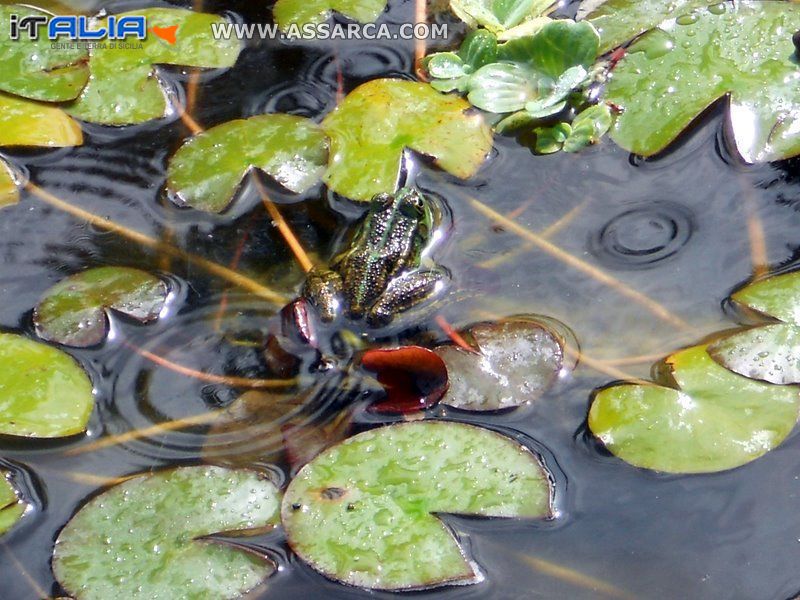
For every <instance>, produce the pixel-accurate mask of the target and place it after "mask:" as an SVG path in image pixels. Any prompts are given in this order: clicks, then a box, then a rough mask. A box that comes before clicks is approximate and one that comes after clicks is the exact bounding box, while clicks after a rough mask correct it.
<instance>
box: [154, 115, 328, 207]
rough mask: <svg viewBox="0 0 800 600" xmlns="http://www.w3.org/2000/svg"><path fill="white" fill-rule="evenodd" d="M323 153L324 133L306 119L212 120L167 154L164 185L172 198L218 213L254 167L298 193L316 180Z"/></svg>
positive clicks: (323, 162) (325, 149) (325, 156)
mask: <svg viewBox="0 0 800 600" xmlns="http://www.w3.org/2000/svg"><path fill="white" fill-rule="evenodd" d="M327 159H328V140H327V137H326V136H325V134H324V133H323V131H322V129H320V127H319V125H317V124H316V123H314V122H313V121H311V120H310V119H306V118H303V117H297V116H293V115H285V114H268V115H258V116H255V117H250V118H249V119H237V120H235V121H228V122H227V123H223V124H222V125H217V126H216V127H212V128H211V129H209V130H207V131H205V132H203V133H200V134H198V135H196V136H194V137H193V138H191V139H190V140H189V141H187V142H186V143H185V144H183V146H181V147H180V148H179V149H178V151H177V152H176V153H175V155H174V156H173V157H172V160H170V163H169V169H168V171H167V189H168V190H169V192H170V194H171V195H172V197H173V199H174V200H175V202H176V203H177V204H180V205H182V206H190V207H192V208H197V209H200V210H205V211H208V212H216V213H219V212H222V211H223V210H225V209H226V208H227V207H228V206H229V205H230V203H231V202H232V200H233V198H234V196H235V195H236V192H237V190H238V189H239V187H240V185H241V182H242V180H243V179H244V178H245V177H246V176H247V174H248V173H249V172H251V171H252V170H253V169H258V170H261V171H263V172H265V173H267V174H268V175H269V176H270V177H272V178H273V179H275V180H276V181H277V182H278V183H280V184H281V185H282V186H283V187H285V188H286V189H288V190H289V191H291V192H294V193H296V194H300V193H303V192H305V191H307V190H308V189H309V188H311V187H312V186H314V185H315V184H317V183H318V182H319V180H320V178H321V177H322V173H323V172H324V170H325V166H326V164H327Z"/></svg>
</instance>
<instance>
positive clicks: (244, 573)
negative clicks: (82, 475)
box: [53, 466, 279, 600]
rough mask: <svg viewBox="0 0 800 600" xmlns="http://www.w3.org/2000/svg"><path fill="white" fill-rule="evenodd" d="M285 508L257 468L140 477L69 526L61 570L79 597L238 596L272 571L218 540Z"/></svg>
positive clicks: (59, 557)
mask: <svg viewBox="0 0 800 600" xmlns="http://www.w3.org/2000/svg"><path fill="white" fill-rule="evenodd" d="M278 504H279V500H278V490H277V488H276V487H275V485H274V484H273V483H272V482H270V481H267V480H265V479H264V478H262V477H261V476H260V475H259V474H257V473H256V472H254V471H247V470H232V469H224V468H221V467H211V466H197V467H184V468H178V469H172V470H168V471H162V472H158V473H155V474H146V475H140V476H138V477H135V478H133V479H129V480H127V481H125V482H123V483H121V484H119V485H117V486H115V487H113V488H111V489H110V490H108V491H106V492H104V493H102V494H100V495H99V496H97V497H95V498H94V499H92V500H91V501H89V502H88V503H87V504H86V505H85V506H84V507H83V508H81V509H80V510H79V511H78V513H77V514H76V515H75V516H74V517H73V518H72V520H70V522H69V523H67V526H66V527H65V528H64V529H63V530H62V531H61V534H60V535H59V536H58V540H57V541H56V546H55V551H54V553H53V571H54V573H55V576H56V579H58V581H59V583H60V584H61V585H62V586H63V587H64V589H65V590H67V592H68V593H69V594H70V595H71V596H72V597H73V598H75V599H76V600H108V599H109V598H126V599H130V600H134V599H139V600H151V599H153V598H169V599H170V600H172V599H175V600H179V599H187V600H188V599H194V598H197V599H199V598H215V599H220V600H222V599H225V598H239V597H240V596H242V595H243V594H245V593H246V592H247V591H249V590H251V589H253V588H254V587H256V586H257V585H259V584H260V583H261V582H262V581H264V579H266V578H267V577H268V576H269V575H270V574H271V573H272V572H273V571H274V565H273V564H272V562H270V561H269V560H268V559H267V558H266V557H264V556H262V555H260V554H258V553H256V552H255V551H254V550H248V549H245V548H243V547H240V546H239V545H238V544H237V545H233V544H230V543H225V542H222V541H220V540H218V539H215V538H214V537H211V536H214V535H215V534H222V535H226V536H229V537H230V536H232V535H246V534H248V533H253V532H257V531H263V530H264V529H265V528H268V527H271V526H272V525H273V523H274V522H275V517H276V516H277V514H278Z"/></svg>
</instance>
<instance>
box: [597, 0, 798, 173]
mask: <svg viewBox="0 0 800 600" xmlns="http://www.w3.org/2000/svg"><path fill="white" fill-rule="evenodd" d="M799 29H800V6H798V5H797V4H795V3H791V2H771V1H764V2H758V1H746V0H744V1H742V2H737V3H736V4H735V5H734V4H728V3H722V4H718V5H715V6H713V7H710V8H699V9H695V10H694V11H693V12H691V13H690V14H684V15H681V16H678V17H677V18H676V19H670V20H667V21H665V22H664V23H662V24H661V25H660V26H659V27H658V28H656V29H653V30H651V31H649V32H647V33H646V34H645V35H643V36H642V37H641V38H640V39H639V40H637V41H636V42H635V43H634V44H633V45H632V46H631V47H630V49H629V51H628V53H627V54H626V55H625V57H624V58H622V60H620V61H619V63H618V64H617V66H616V68H615V69H614V71H613V76H612V78H611V80H610V81H609V83H608V86H607V93H606V99H607V100H608V101H610V102H612V103H614V104H616V105H618V106H619V107H620V108H621V109H622V113H621V114H620V115H619V117H618V118H617V121H616V125H615V126H614V128H613V129H612V133H611V136H612V138H613V139H614V141H615V142H617V143H618V144H619V145H620V146H622V147H623V148H625V149H626V150H629V151H630V152H633V153H636V154H639V155H643V156H651V155H654V154H656V153H658V152H661V151H662V150H664V149H665V148H666V147H667V146H668V145H669V144H670V143H671V142H672V141H673V140H675V138H677V137H678V135H679V134H680V133H681V132H682V131H683V130H685V129H686V128H687V127H688V126H689V125H690V124H691V123H692V122H693V121H694V120H695V119H696V118H697V117H698V116H699V115H700V114H701V113H703V112H704V111H705V110H706V109H707V108H708V107H709V106H710V105H711V104H713V103H714V102H715V101H717V100H718V99H720V98H722V97H724V96H726V95H729V96H730V109H729V121H730V130H731V131H732V136H733V140H734V142H735V145H736V148H737V150H738V152H739V154H740V155H741V157H742V158H743V159H744V160H745V161H747V162H749V163H755V162H765V161H774V160H780V159H784V158H788V157H790V156H794V155H796V154H798V153H800V135H797V132H798V131H800V117H799V116H798V115H800V86H798V82H800V67H798V63H797V59H796V57H795V47H794V44H793V43H792V34H793V33H794V32H795V31H797V30H799ZM654 106H657V107H658V110H657V111H654V110H653V107H654Z"/></svg>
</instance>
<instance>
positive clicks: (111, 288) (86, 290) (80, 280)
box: [33, 267, 168, 348]
mask: <svg viewBox="0 0 800 600" xmlns="http://www.w3.org/2000/svg"><path fill="white" fill-rule="evenodd" d="M167 295H168V290H167V285H166V284H165V283H164V282H163V281H162V280H161V279H159V278H158V277H156V276H155V275H151V274H150V273H146V272H145V271H140V270H139V269H132V268H128V267H98V268H95V269H89V270H87V271H84V272H82V273H78V274H76V275H72V276H70V277H67V278H66V279H63V280H62V281H60V282H58V283H57V284H56V285H54V286H53V287H51V288H50V289H49V290H47V292H45V294H44V296H43V297H42V299H41V300H40V301H39V304H37V305H36V308H35V309H34V313H33V322H34V325H35V326H36V334H37V335H38V336H39V337H41V338H42V339H45V340H48V341H51V342H58V343H59V344H64V345H66V346H74V347H78V348H86V347H89V346H95V345H97V344H99V343H100V342H102V341H103V340H104V339H105V337H106V335H107V334H108V329H109V321H108V314H107V311H109V310H112V311H114V312H116V313H119V314H122V315H124V316H126V317H129V318H131V319H133V320H135V321H138V322H140V323H149V322H151V321H153V320H155V319H156V318H158V315H159V314H160V313H161V311H162V310H163V309H164V305H165V304H166V301H167Z"/></svg>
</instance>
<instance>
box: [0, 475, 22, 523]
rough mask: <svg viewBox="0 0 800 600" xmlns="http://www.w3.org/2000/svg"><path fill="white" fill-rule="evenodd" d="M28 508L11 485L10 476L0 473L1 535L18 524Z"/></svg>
mask: <svg viewBox="0 0 800 600" xmlns="http://www.w3.org/2000/svg"><path fill="white" fill-rule="evenodd" d="M26 508H27V507H26V505H25V503H24V502H22V501H21V500H20V499H19V496H18V495H17V491H16V490H15V489H14V486H13V485H11V481H9V479H8V474H7V473H4V472H2V471H0V535H2V534H4V533H5V532H6V531H8V530H9V529H11V528H12V527H13V526H14V525H16V524H17V522H18V521H19V520H20V519H21V518H22V515H24V514H25V510H26Z"/></svg>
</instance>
